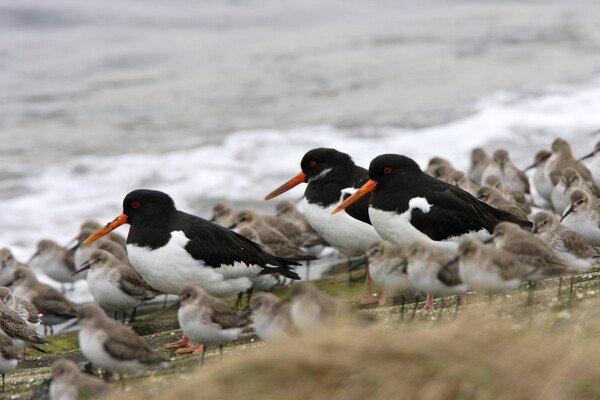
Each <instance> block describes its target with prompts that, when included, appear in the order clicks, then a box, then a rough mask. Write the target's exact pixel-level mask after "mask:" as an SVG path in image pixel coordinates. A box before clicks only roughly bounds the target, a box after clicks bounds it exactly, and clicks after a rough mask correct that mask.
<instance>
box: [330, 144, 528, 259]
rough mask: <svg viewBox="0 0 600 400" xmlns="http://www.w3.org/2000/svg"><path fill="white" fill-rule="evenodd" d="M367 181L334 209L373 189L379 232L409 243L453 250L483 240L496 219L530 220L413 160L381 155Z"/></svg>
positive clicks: (371, 210)
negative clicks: (468, 241) (466, 241)
mask: <svg viewBox="0 0 600 400" xmlns="http://www.w3.org/2000/svg"><path fill="white" fill-rule="evenodd" d="M369 178H370V179H369V181H368V182H366V183H365V184H364V185H363V186H362V187H361V188H360V189H359V190H358V191H357V192H356V193H355V194H353V195H352V196H350V197H349V198H348V199H346V200H345V201H344V202H343V203H342V204H340V205H339V206H338V207H337V208H335V210H334V211H333V212H338V211H340V210H343V209H345V208H346V207H348V206H350V205H351V204H352V203H354V202H355V201H357V200H359V199H361V198H362V197H363V196H365V195H366V194H368V193H371V192H372V195H371V199H370V203H369V217H370V220H371V222H372V224H373V227H374V228H375V230H376V231H377V233H379V235H380V236H381V237H383V238H384V239H385V240H388V241H390V242H392V243H396V244H399V245H407V244H409V243H411V242H412V241H414V240H417V239H419V240H423V241H425V242H427V243H430V244H432V245H434V246H435V247H437V248H439V249H441V250H444V251H448V252H451V253H456V251H457V249H458V243H459V242H460V241H461V240H463V239H466V238H477V239H481V240H486V239H488V238H489V237H490V235H491V232H492V231H493V229H494V226H495V225H496V224H497V223H498V222H500V221H511V222H515V223H517V224H519V225H521V226H531V222H530V221H527V220H524V219H521V218H518V217H516V216H514V215H512V214H510V213H508V212H505V211H502V210H498V209H496V208H494V207H491V206H489V205H487V204H485V203H484V202H482V201H479V200H477V199H476V198H475V197H473V196H471V195H470V194H469V193H467V192H465V191H464V190H462V189H460V188H458V187H456V186H453V185H450V184H448V183H446V182H443V181H440V180H439V179H436V178H433V177H431V176H429V175H427V174H425V173H424V172H423V171H421V168H419V166H418V165H417V163H416V162H415V161H413V160H412V159H410V158H408V157H406V156H402V155H397V154H384V155H380V156H378V157H376V158H375V159H373V161H371V165H370V166H369Z"/></svg>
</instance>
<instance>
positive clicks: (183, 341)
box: [163, 335, 192, 349]
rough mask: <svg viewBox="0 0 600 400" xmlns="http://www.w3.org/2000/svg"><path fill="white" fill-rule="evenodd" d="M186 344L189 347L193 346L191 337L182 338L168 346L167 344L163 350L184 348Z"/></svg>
mask: <svg viewBox="0 0 600 400" xmlns="http://www.w3.org/2000/svg"><path fill="white" fill-rule="evenodd" d="M186 344H187V345H191V344H192V341H191V340H190V338H189V337H187V336H185V335H183V336H182V337H181V340H178V341H176V342H173V343H167V344H165V345H164V346H163V349H174V348H177V347H183V346H185V345H186Z"/></svg>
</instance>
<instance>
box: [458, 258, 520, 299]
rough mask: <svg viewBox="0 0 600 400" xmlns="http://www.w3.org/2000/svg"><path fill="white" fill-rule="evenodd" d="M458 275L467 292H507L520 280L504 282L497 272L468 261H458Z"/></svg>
mask: <svg viewBox="0 0 600 400" xmlns="http://www.w3.org/2000/svg"><path fill="white" fill-rule="evenodd" d="M458 274H459V276H460V279H461V280H462V281H463V282H464V283H465V284H466V285H467V287H468V288H469V290H482V291H484V292H491V293H496V292H508V291H509V290H512V289H514V288H515V287H517V285H518V284H519V283H520V282H521V280H520V279H510V280H504V279H503V278H502V277H501V276H500V275H499V274H498V273H497V272H494V271H490V270H488V269H486V268H483V267H482V265H481V264H479V263H476V262H472V261H470V260H468V261H465V260H460V262H459V264H458Z"/></svg>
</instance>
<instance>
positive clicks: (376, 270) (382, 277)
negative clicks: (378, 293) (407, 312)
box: [369, 263, 414, 293]
mask: <svg viewBox="0 0 600 400" xmlns="http://www.w3.org/2000/svg"><path fill="white" fill-rule="evenodd" d="M369 273H370V274H371V279H372V280H373V282H375V284H377V286H379V287H380V288H383V289H385V290H389V291H391V292H396V293H402V292H407V291H414V287H413V286H412V284H411V283H410V279H408V275H407V274H405V273H404V272H402V267H399V268H395V269H393V270H391V271H390V270H389V268H386V266H385V265H383V264H378V263H373V264H369Z"/></svg>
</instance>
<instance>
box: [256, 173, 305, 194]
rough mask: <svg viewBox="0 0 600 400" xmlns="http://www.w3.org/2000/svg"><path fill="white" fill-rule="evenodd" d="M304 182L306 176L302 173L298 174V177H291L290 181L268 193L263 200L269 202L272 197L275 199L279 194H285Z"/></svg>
mask: <svg viewBox="0 0 600 400" xmlns="http://www.w3.org/2000/svg"><path fill="white" fill-rule="evenodd" d="M304 182H306V174H305V173H304V172H300V173H299V174H298V175H296V176H295V177H293V178H292V179H290V180H289V181H287V182H286V183H284V184H283V185H281V186H279V187H278V188H277V189H275V190H273V191H272V192H271V193H269V194H268V195H267V196H266V197H265V200H271V199H272V198H273V197H277V196H279V195H280V194H282V193H285V192H287V191H288V190H290V189H291V188H293V187H294V186H296V185H297V184H299V183H304Z"/></svg>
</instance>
